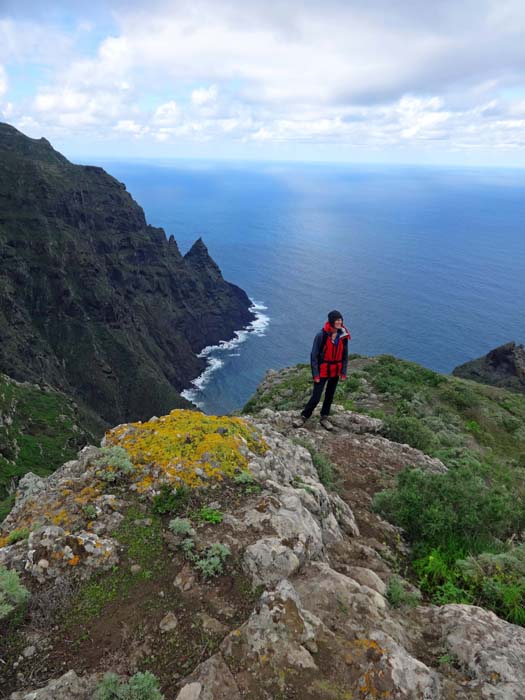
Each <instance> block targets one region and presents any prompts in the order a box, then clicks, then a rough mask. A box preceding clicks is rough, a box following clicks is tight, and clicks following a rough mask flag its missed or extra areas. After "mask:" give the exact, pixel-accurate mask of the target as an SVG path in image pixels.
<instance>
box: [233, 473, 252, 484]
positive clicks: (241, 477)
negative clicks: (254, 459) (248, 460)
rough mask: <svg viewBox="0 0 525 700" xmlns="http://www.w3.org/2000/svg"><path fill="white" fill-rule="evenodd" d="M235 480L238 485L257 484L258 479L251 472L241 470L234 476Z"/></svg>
mask: <svg viewBox="0 0 525 700" xmlns="http://www.w3.org/2000/svg"><path fill="white" fill-rule="evenodd" d="M233 481H234V483H235V484H237V486H251V485H252V484H255V483H256V481H255V479H254V478H253V476H252V475H251V474H250V472H244V471H243V472H239V473H238V474H236V475H235V476H234V477H233Z"/></svg>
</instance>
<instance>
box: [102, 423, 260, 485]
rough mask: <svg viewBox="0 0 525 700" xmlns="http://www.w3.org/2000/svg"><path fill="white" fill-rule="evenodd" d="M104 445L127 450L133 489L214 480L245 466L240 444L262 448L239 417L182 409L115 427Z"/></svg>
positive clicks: (252, 429) (257, 451)
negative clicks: (133, 482)
mask: <svg viewBox="0 0 525 700" xmlns="http://www.w3.org/2000/svg"><path fill="white" fill-rule="evenodd" d="M106 443H107V444H108V445H119V446H121V447H123V448H124V449H125V450H126V451H127V452H128V454H129V456H130V459H131V461H132V462H133V464H134V466H135V468H136V476H135V481H136V483H137V490H138V491H139V493H142V492H144V491H146V490H147V489H148V488H150V487H151V486H152V485H154V484H155V482H158V481H161V482H167V483H172V484H174V485H175V486H177V485H185V486H189V487H191V488H194V487H197V486H201V485H202V484H204V483H206V482H207V481H209V480H218V481H220V480H221V479H222V478H223V477H224V476H233V475H234V474H235V472H237V471H239V470H243V471H246V470H247V469H248V460H247V458H246V456H245V455H244V454H243V451H242V447H243V446H244V447H246V448H248V449H249V450H250V451H252V452H254V453H256V454H264V452H266V450H267V449H268V446H267V445H266V443H265V442H264V440H263V439H262V438H261V437H260V436H259V435H258V433H257V432H256V430H255V429H254V428H252V427H251V426H250V425H249V424H248V423H246V422H245V421H244V420H243V419H242V418H232V417H229V416H206V415H204V414H202V413H198V412H197V411H186V410H182V409H176V410H174V411H172V412H171V413H170V414H169V415H167V416H163V417H162V418H159V419H157V420H154V421H149V422H147V423H140V422H139V423H131V424H128V425H122V426H119V427H118V428H115V429H113V430H111V431H110V432H109V433H107V434H106ZM157 474H158V476H157Z"/></svg>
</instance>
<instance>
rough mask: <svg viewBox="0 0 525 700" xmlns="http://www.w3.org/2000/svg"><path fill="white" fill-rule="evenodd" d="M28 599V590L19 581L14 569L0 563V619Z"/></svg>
mask: <svg viewBox="0 0 525 700" xmlns="http://www.w3.org/2000/svg"><path fill="white" fill-rule="evenodd" d="M28 599H29V591H28V590H27V588H25V587H24V586H23V585H22V584H21V583H20V578H19V576H18V573H17V572H16V571H12V570H10V569H6V568H5V566H1V565H0V620H2V619H3V618H4V617H7V616H8V615H9V614H10V613H11V612H12V611H13V610H14V609H15V608H16V607H17V606H18V605H21V604H22V603H25V602H26V601H27V600H28Z"/></svg>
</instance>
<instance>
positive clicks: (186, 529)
mask: <svg viewBox="0 0 525 700" xmlns="http://www.w3.org/2000/svg"><path fill="white" fill-rule="evenodd" d="M169 528H170V530H171V531H172V532H173V534H174V535H181V536H182V537H193V535H195V530H194V529H193V527H192V525H191V522H190V521H189V520H186V518H174V519H173V520H170V524H169Z"/></svg>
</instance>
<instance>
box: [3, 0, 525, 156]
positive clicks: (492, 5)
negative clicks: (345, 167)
mask: <svg viewBox="0 0 525 700" xmlns="http://www.w3.org/2000/svg"><path fill="white" fill-rule="evenodd" d="M112 4H113V8H114V10H115V11H114V13H113V21H114V22H115V24H114V25H112V27H111V32H109V31H108V32H107V33H106V34H105V35H104V34H101V29H100V26H99V25H98V24H97V22H96V21H92V20H91V18H90V17H89V16H88V15H86V13H84V14H83V15H82V17H80V18H79V19H78V21H77V24H76V25H75V26H76V30H75V31H77V34H75V32H73V33H72V34H71V33H69V34H68V33H67V32H65V31H62V32H60V31H59V30H58V29H57V27H56V26H52V25H51V24H50V25H37V24H36V23H34V22H33V23H31V22H29V21H25V22H14V21H13V20H7V19H4V20H0V64H2V65H4V66H6V67H7V69H8V70H9V71H10V65H11V64H10V63H9V61H10V62H14V63H15V64H17V65H18V64H20V65H22V64H24V62H27V63H29V62H35V63H38V64H39V65H41V66H42V67H45V68H46V70H45V72H42V73H41V74H40V78H39V81H38V87H37V89H36V91H35V93H34V94H32V95H31V97H30V98H29V99H27V101H26V102H23V101H21V102H19V103H16V104H15V105H14V107H12V108H11V111H12V113H14V114H15V116H16V115H21V114H23V115H26V117H25V118H29V117H31V118H33V121H34V123H38V124H39V125H40V127H41V128H42V129H44V128H45V129H51V130H52V129H55V128H56V129H63V133H64V134H66V133H67V134H75V133H79V134H87V133H88V132H89V131H90V129H91V133H93V134H95V133H97V134H98V133H108V134H115V135H116V134H118V135H120V136H122V135H128V136H129V137H130V138H133V137H137V136H141V137H144V138H149V139H151V140H152V141H153V140H155V141H160V142H169V141H174V142H175V141H179V140H181V139H183V140H186V141H192V140H198V141H201V140H210V139H217V140H218V141H221V140H222V142H224V141H228V140H230V141H231V140H237V141H239V142H246V141H260V142H272V141H273V142H278V143H282V142H286V141H293V142H297V143H299V142H301V143H305V144H308V143H312V144H314V143H315V144H321V143H328V144H333V143H340V144H349V143H351V144H359V145H363V146H366V145H368V146H370V147H396V148H397V147H399V148H405V147H407V145H410V144H412V145H416V146H418V147H419V146H422V145H425V144H426V145H430V146H431V145H432V144H433V143H435V142H436V141H439V142H440V146H439V148H441V147H442V144H443V147H447V148H451V149H454V148H478V147H479V148H481V147H484V146H488V147H495V148H500V147H501V148H510V147H512V144H514V146H515V147H522V146H523V145H524V136H523V120H524V118H525V92H524V90H523V84H524V74H525V51H524V50H523V42H522V35H523V33H524V32H525V4H524V3H523V2H521V0H505V1H503V0H463V2H461V3H457V2H454V0H442V2H440V3H438V4H437V5H433V6H428V4H426V3H412V2H411V3H395V4H392V3H391V0H375V1H374V3H370V4H367V5H365V4H363V3H361V2H358V1H357V0H346V1H345V2H342V1H340V2H338V1H337V0H325V3H323V6H322V7H321V6H320V5H319V3H318V2H314V0H304V2H302V3H301V6H300V11H298V9H299V8H298V5H297V4H296V3H293V2H286V1H283V2H275V1H272V0H270V2H265V3H260V2H256V0H244V2H243V3H242V4H241V3H231V2H228V1H226V0H193V2H190V1H189V0H180V1H179V2H177V3H173V2H172V1H171V0H153V4H152V5H149V6H148V8H147V9H141V6H140V5H139V3H134V2H131V3H125V4H124V3H120V4H115V0H113V3H112ZM80 34H82V36H83V41H87V39H86V34H89V35H91V37H93V39H91V37H89V40H90V41H91V40H93V41H94V37H95V35H97V36H103V38H102V39H101V40H100V41H99V43H98V44H97V45H95V47H94V48H93V46H92V45H91V48H90V49H89V50H86V48H85V47H86V46H87V45H89V41H88V43H87V44H86V43H84V44H82V47H83V48H82V50H80V48H78V47H76V48H75V46H74V42H75V40H76V39H75V36H76V37H77V38H78V36H80ZM73 35H74V36H73ZM79 41H80V39H79ZM75 51H76V53H75ZM2 70H3V69H2V68H1V67H0V95H1V94H2V92H4V93H5V91H6V87H5V82H6V81H5V79H4V80H3V77H4V78H5V71H4V72H3V73H2ZM42 76H45V80H44V78H43V77H42ZM2 86H4V87H2ZM520 90H521V91H520ZM513 91H514V92H513ZM509 95H510V97H509ZM173 97H176V100H175V99H173ZM152 104H153V105H158V106H156V107H151V105H152ZM4 110H5V107H4ZM19 118H20V117H19ZM33 128H34V124H33Z"/></svg>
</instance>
